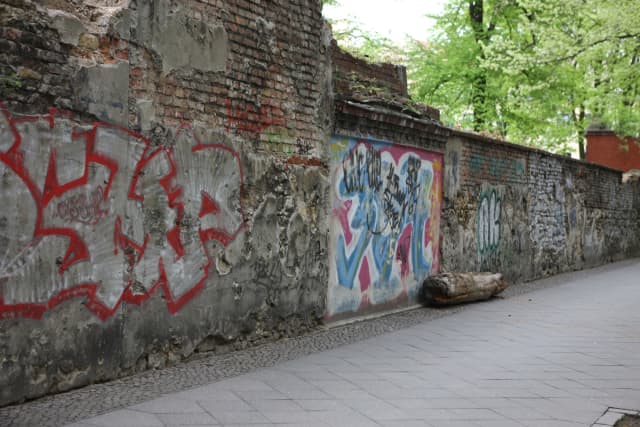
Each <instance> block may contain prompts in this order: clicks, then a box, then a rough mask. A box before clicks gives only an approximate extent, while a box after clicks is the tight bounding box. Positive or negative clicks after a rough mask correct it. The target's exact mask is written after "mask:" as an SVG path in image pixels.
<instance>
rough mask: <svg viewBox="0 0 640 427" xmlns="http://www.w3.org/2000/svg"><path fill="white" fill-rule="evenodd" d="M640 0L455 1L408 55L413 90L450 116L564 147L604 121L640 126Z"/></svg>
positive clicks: (620, 127) (626, 128)
mask: <svg viewBox="0 0 640 427" xmlns="http://www.w3.org/2000/svg"><path fill="white" fill-rule="evenodd" d="M639 10H640V9H639V8H638V7H637V2H636V1H634V0H615V1H614V0H451V1H450V2H449V3H448V4H447V5H446V7H445V10H444V13H443V14H442V15H441V16H439V17H438V19H437V24H436V27H435V33H434V35H433V37H432V38H431V39H430V40H429V41H428V42H426V43H417V42H416V43H414V44H413V46H412V47H411V49H410V52H409V54H408V55H409V56H408V58H409V59H408V65H409V71H410V80H411V88H412V92H413V94H414V96H415V97H416V98H417V99H418V100H420V101H423V102H425V103H427V104H430V105H434V106H436V107H438V108H440V109H441V111H442V114H443V117H444V119H445V121H447V122H448V123H449V124H451V125H459V126H461V127H464V128H472V129H474V130H476V131H489V132H492V133H494V134H497V135H498V136H500V137H503V138H507V139H509V140H511V141H514V142H519V143H524V144H528V145H535V146H539V147H542V148H546V149H549V150H551V151H556V152H568V151H570V150H571V146H572V145H573V144H575V143H577V145H578V146H579V148H580V155H581V157H583V156H584V142H583V133H584V130H585V128H586V126H587V125H588V124H589V123H591V122H593V121H603V122H604V123H606V124H607V125H608V126H609V127H612V128H613V129H614V130H615V131H617V132H618V133H620V134H624V135H634V136H637V135H639V134H640V93H639V91H638V86H639V84H640V70H639V68H640V12H639Z"/></svg>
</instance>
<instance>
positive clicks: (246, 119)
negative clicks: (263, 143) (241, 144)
mask: <svg viewBox="0 0 640 427" xmlns="http://www.w3.org/2000/svg"><path fill="white" fill-rule="evenodd" d="M285 125H286V122H285V119H284V114H283V112H282V110H280V109H279V108H276V107H273V106H271V105H261V106H260V107H257V108H256V107H255V106H254V105H253V104H250V103H243V104H242V105H238V104H235V105H234V103H233V102H232V101H231V99H227V124H226V131H227V132H231V131H232V130H235V131H236V132H239V133H245V134H248V135H251V136H252V137H254V138H256V139H257V138H258V137H259V136H260V134H261V133H262V132H264V131H265V130H266V129H268V128H269V127H271V126H285Z"/></svg>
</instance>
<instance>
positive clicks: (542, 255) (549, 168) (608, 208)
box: [441, 131, 640, 283]
mask: <svg viewBox="0 0 640 427" xmlns="http://www.w3.org/2000/svg"><path fill="white" fill-rule="evenodd" d="M445 170H446V173H445V179H444V181H445V185H444V202H443V218H442V230H441V233H442V239H443V240H442V269H443V270H445V271H499V272H502V273H504V274H505V276H506V277H507V278H508V279H509V281H510V282H512V283H517V282H522V281H527V280H532V279H536V278H540V277H544V276H548V275H552V274H557V273H561V272H565V271H572V270H580V269H584V268H588V267H593V266H596V265H600V264H604V263H607V262H611V261H615V260H620V259H624V258H628V257H632V256H638V255H640V241H639V236H640V189H639V188H638V185H637V184H622V183H621V174H620V173H619V172H616V171H614V170H612V169H608V168H605V167H601V166H596V165H592V164H588V163H584V162H580V161H577V160H573V159H571V158H568V157H562V156H557V155H553V154H550V153H546V152H542V151H539V150H532V149H528V148H525V147H521V146H517V145H513V144H508V143H505V142H502V141H497V140H492V139H489V138H484V137H482V136H479V135H475V134H470V133H464V132H457V131H454V132H452V134H451V136H450V137H449V140H448V142H447V149H446V157H445Z"/></svg>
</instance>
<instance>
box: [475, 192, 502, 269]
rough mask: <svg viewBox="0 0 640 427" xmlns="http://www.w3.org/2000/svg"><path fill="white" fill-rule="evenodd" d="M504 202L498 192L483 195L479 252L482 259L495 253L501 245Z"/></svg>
mask: <svg viewBox="0 0 640 427" xmlns="http://www.w3.org/2000/svg"><path fill="white" fill-rule="evenodd" d="M501 215H502V202H501V200H500V196H499V195H498V192H497V191H496V190H491V191H488V192H486V193H483V194H482V195H481V196H480V204H479V206H478V251H479V253H480V256H481V257H486V256H487V255H489V254H491V253H494V252H496V251H497V250H498V245H499V243H500V217H501Z"/></svg>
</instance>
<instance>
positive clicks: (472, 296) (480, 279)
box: [422, 273, 507, 305]
mask: <svg viewBox="0 0 640 427" xmlns="http://www.w3.org/2000/svg"><path fill="white" fill-rule="evenodd" d="M506 287H507V282H506V281H505V280H504V279H503V278H502V274H500V273H443V274H438V275H436V276H431V277H428V278H427V279H426V280H425V281H424V283H423V285H422V297H423V298H424V300H425V301H426V302H427V303H429V304H434V305H453V304H460V303H463V302H472V301H481V300H486V299H489V298H491V297H492V296H494V295H496V294H499V293H500V292H502V291H504V290H505V289H506Z"/></svg>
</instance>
